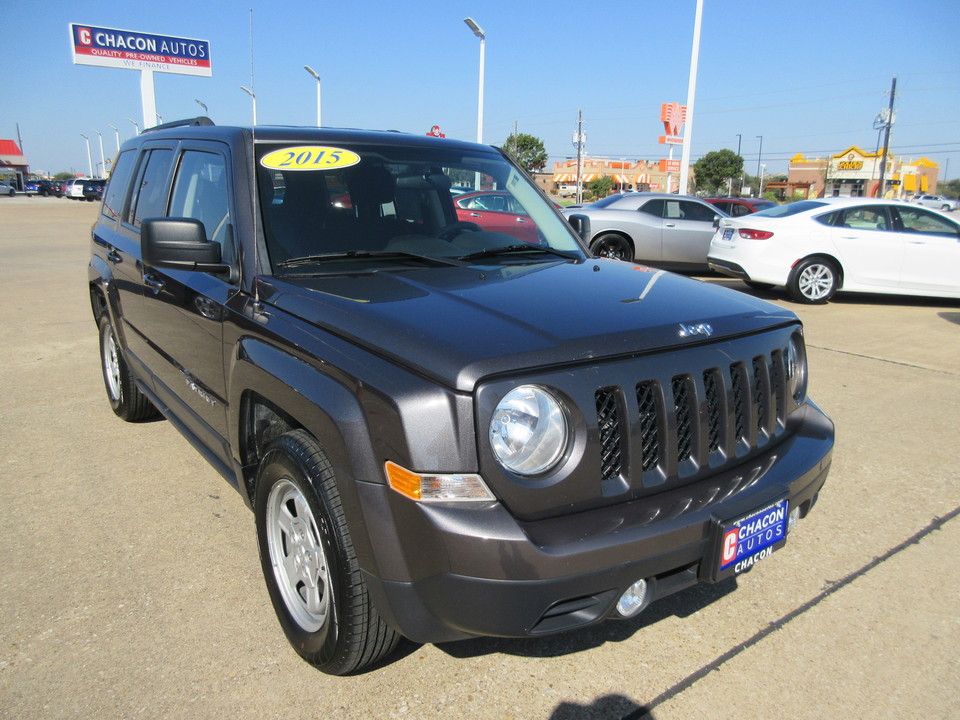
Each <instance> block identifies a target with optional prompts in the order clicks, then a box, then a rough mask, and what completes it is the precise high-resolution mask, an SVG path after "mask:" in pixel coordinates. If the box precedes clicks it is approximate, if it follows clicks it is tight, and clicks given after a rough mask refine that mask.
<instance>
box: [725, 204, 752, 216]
mask: <svg viewBox="0 0 960 720" xmlns="http://www.w3.org/2000/svg"><path fill="white" fill-rule="evenodd" d="M731 210H733V212H732V213H730V214H731V215H733V216H734V217H740V216H741V215H749V214H750V208H748V207H747V206H746V205H739V204H738V205H733V206H732V207H731Z"/></svg>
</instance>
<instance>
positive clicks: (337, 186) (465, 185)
mask: <svg viewBox="0 0 960 720" xmlns="http://www.w3.org/2000/svg"><path fill="white" fill-rule="evenodd" d="M319 147H320V146H316V148H319ZM316 148H315V149H316ZM284 150H285V148H284V147H283V146H282V145H277V144H266V143H264V144H262V145H261V146H260V147H259V149H258V160H259V162H258V167H257V169H258V183H259V192H260V202H261V207H262V209H263V221H264V231H265V240H266V246H267V251H268V253H269V257H270V261H271V263H272V265H273V267H274V273H275V274H277V275H294V274H296V275H302V274H306V273H323V272H328V271H329V272H342V271H343V268H342V265H343V264H344V261H345V260H349V261H352V262H353V263H354V264H355V263H357V262H361V263H363V262H365V263H367V264H368V265H369V264H375V263H393V264H396V263H397V262H401V263H407V264H409V263H411V262H415V261H416V260H421V261H427V260H430V259H447V262H446V263H435V264H455V263H454V261H456V262H470V261H472V260H474V259H479V258H483V262H484V263H489V262H492V258H503V262H516V261H517V259H518V258H520V257H522V258H524V259H525V261H527V262H548V261H549V262H556V261H558V259H560V260H562V259H582V258H583V257H584V253H583V251H582V249H581V247H580V245H579V244H578V241H577V239H576V237H575V236H574V235H573V233H572V232H571V230H570V228H569V226H567V224H566V223H565V222H564V221H563V220H562V218H560V217H559V216H558V215H557V213H556V212H555V210H554V209H553V208H552V207H551V206H550V204H549V203H548V202H547V201H546V200H545V199H544V197H543V196H542V195H541V194H540V193H539V191H538V190H537V189H536V188H535V187H534V186H533V185H532V184H531V183H530V182H529V180H528V179H527V178H526V177H525V176H524V175H523V174H522V173H521V172H520V171H518V170H517V169H516V168H514V167H513V166H512V165H511V164H510V163H508V162H507V161H506V160H505V159H504V158H503V157H502V156H500V155H499V154H498V153H496V152H495V151H493V150H492V149H491V150H490V151H489V152H483V151H478V152H476V153H464V152H463V151H461V150H457V151H453V150H449V149H445V148H441V149H431V148H424V147H404V146H397V147H370V146H362V147H343V148H325V151H326V153H327V157H328V158H329V157H334V158H337V159H339V158H341V157H349V158H350V161H351V162H352V164H350V165H348V166H339V165H337V164H336V163H333V162H332V161H329V160H328V161H327V162H329V163H330V165H327V166H325V165H323V164H317V163H315V162H312V163H310V164H309V165H308V166H307V168H306V169H304V168H303V167H296V166H295V164H296V158H297V156H299V157H300V158H311V159H312V158H314V157H318V156H319V152H315V153H312V151H311V146H304V145H300V146H296V147H291V148H290V151H289V152H283V151H284ZM337 153H339V154H337ZM284 156H286V157H287V158H288V159H291V160H290V162H284V163H279V162H277V161H276V160H275V159H276V158H281V159H282V158H284ZM264 158H266V159H264ZM287 164H290V165H294V167H284V165H287ZM267 165H271V166H270V167H267ZM273 165H279V166H273ZM518 247H519V250H516V249H515V248H518ZM525 248H529V249H530V251H531V252H529V253H528V252H523V249H525ZM504 249H506V250H504ZM556 251H560V252H559V253H558V252H556ZM328 265H330V266H331V267H329V268H328V267H327V266H328ZM334 265H340V266H341V267H340V268H339V269H335V268H334V267H332V266H334ZM307 266H310V267H309V268H308V267H307Z"/></svg>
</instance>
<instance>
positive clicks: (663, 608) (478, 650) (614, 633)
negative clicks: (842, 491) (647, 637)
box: [436, 577, 737, 717]
mask: <svg viewBox="0 0 960 720" xmlns="http://www.w3.org/2000/svg"><path fill="white" fill-rule="evenodd" d="M736 589H737V580H736V578H734V577H731V578H728V579H726V580H724V581H722V582H719V583H717V584H715V585H709V584H706V583H700V584H698V585H695V586H693V587H690V588H687V589H686V590H683V591H681V592H679V593H676V594H675V595H670V596H668V597H665V598H663V599H661V600H658V601H657V602H655V603H653V604H651V605H650V607H648V608H647V609H646V610H644V611H643V612H642V613H640V614H639V615H638V616H637V617H635V618H631V619H630V620H606V621H604V622H601V623H598V624H596V625H591V626H590V627H586V628H582V629H579V630H569V631H566V632H561V633H558V634H556V635H544V636H541V637H529V638H490V637H487V638H475V639H471V640H459V641H457V642H449V643H438V644H437V646H436V647H437V648H438V649H440V650H442V651H443V652H445V653H447V654H448V655H451V656H452V657H455V658H460V659H464V658H474V657H480V656H483V655H493V654H496V653H504V654H507V655H518V656H521V657H531V658H538V657H539V658H546V657H558V656H562V655H571V654H573V653H579V652H583V651H585V650H590V649H592V648H596V647H600V646H602V645H605V644H606V643H608V642H623V641H625V640H629V639H630V638H631V637H632V636H633V635H634V634H635V633H637V632H638V631H640V630H643V629H644V628H646V627H650V626H652V625H655V624H657V623H658V622H660V621H661V620H664V619H666V618H668V617H671V616H676V617H680V618H685V617H688V616H689V615H693V614H694V613H696V612H699V611H700V610H703V609H704V608H705V607H707V606H708V605H710V604H712V603H714V602H716V601H717V600H719V599H720V598H722V597H724V596H725V595H728V594H730V593H731V592H733V591H734V590H736ZM560 717H564V716H560ZM591 717H592V716H591Z"/></svg>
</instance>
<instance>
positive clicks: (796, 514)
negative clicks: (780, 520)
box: [787, 507, 800, 533]
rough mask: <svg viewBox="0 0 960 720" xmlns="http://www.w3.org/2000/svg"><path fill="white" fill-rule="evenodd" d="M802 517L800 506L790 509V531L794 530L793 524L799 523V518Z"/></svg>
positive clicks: (788, 524)
mask: <svg viewBox="0 0 960 720" xmlns="http://www.w3.org/2000/svg"><path fill="white" fill-rule="evenodd" d="M799 519H800V508H799V507H795V508H793V509H792V510H791V511H790V515H789V516H788V517H787V532H788V533H789V532H790V531H791V530H793V526H794V525H796V524H797V520H799Z"/></svg>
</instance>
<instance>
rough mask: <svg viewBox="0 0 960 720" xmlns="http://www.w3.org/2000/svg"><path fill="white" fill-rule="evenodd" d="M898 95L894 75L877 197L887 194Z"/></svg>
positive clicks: (884, 132) (884, 134)
mask: <svg viewBox="0 0 960 720" xmlns="http://www.w3.org/2000/svg"><path fill="white" fill-rule="evenodd" d="M896 95H897V76H896V75H894V76H893V83H892V84H891V85H890V107H889V109H888V111H887V122H886V127H885V128H884V131H883V155H881V157H880V189H879V192H878V194H877V197H880V198H882V197H884V195H886V178H885V177H884V175H885V173H886V171H887V149H888V148H889V147H890V126H891V125H893V99H894V98H895V97H896Z"/></svg>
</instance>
